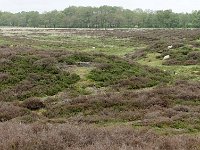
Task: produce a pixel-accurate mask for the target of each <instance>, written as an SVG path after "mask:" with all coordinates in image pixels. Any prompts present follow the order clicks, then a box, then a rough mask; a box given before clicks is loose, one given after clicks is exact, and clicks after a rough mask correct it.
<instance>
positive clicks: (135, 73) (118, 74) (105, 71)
mask: <svg viewBox="0 0 200 150" xmlns="http://www.w3.org/2000/svg"><path fill="white" fill-rule="evenodd" d="M98 62H99V63H100V64H99V65H97V67H96V69H94V70H92V71H91V72H90V74H89V76H88V78H89V79H92V80H94V81H96V82H97V84H98V85H99V86H108V85H115V86H118V87H120V86H122V87H125V86H126V87H128V88H129V89H139V88H144V87H151V86H155V85H157V84H159V83H166V82H169V80H170V76H169V75H168V74H167V73H165V72H163V71H161V70H159V69H153V68H150V67H144V66H141V65H139V64H137V63H132V62H127V61H125V60H123V59H121V58H118V57H112V56H110V57H107V59H105V58H104V59H99V60H98Z"/></svg>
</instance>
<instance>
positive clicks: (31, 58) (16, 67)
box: [0, 51, 80, 101]
mask: <svg viewBox="0 0 200 150" xmlns="http://www.w3.org/2000/svg"><path fill="white" fill-rule="evenodd" d="M33 53H34V51H33ZM35 53H36V52H35ZM43 53H44V52H43ZM45 55H46V56H45ZM45 55H44V54H42V52H40V54H37V53H36V54H29V53H26V52H25V53H24V54H21V53H17V54H11V55H10V56H7V57H6V58H1V60H4V59H6V60H4V61H1V68H0V72H1V85H0V93H1V97H2V99H3V100H4V101H12V100H17V99H18V100H24V99H26V98H29V97H35V96H37V97H40V96H48V95H50V96H51V95H55V94H57V93H58V92H61V91H63V90H64V89H66V88H69V87H70V86H71V85H73V84H74V83H76V82H77V81H79V79H80V77H79V76H78V75H76V74H72V73H71V74H70V73H69V72H66V71H63V70H61V69H59V68H58V67H57V64H58V62H57V58H56V55H58V54H56V53H55V54H54V55H55V56H49V55H51V53H48V52H47V53H46V54H45ZM59 55H62V53H60V54H59ZM2 57H3V54H2Z"/></svg>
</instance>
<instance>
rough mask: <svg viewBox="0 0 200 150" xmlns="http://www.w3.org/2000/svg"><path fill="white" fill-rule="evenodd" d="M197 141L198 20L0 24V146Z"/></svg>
mask: <svg viewBox="0 0 200 150" xmlns="http://www.w3.org/2000/svg"><path fill="white" fill-rule="evenodd" d="M30 147H34V149H52V150H53V149H101V150H103V149H138V150H139V149H167V150H173V149H174V150H175V149H181V150H182V149H188V150H189V149H194V150H196V149H200V29H112V30H103V29H98V30H95V29H82V30H81V29H39V28H35V29H34V28H1V29H0V149H19V150H26V149H31V148H30Z"/></svg>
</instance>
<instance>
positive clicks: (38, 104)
mask: <svg viewBox="0 0 200 150" xmlns="http://www.w3.org/2000/svg"><path fill="white" fill-rule="evenodd" d="M22 106H23V107H25V108H27V109H30V110H38V109H41V108H45V104H44V103H43V102H42V101H41V100H40V99H39V98H34V97H33V98H29V99H27V100H25V101H24V102H23V104H22Z"/></svg>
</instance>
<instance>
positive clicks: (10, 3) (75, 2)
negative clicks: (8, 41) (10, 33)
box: [0, 0, 200, 12]
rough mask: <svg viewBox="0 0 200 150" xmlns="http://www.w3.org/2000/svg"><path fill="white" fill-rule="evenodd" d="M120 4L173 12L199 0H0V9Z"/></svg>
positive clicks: (197, 7) (195, 7)
mask: <svg viewBox="0 0 200 150" xmlns="http://www.w3.org/2000/svg"><path fill="white" fill-rule="evenodd" d="M102 5H110V6H121V7H124V8H128V9H131V10H133V9H136V8H142V9H151V10H162V9H172V10H173V11H174V12H191V11H192V10H200V0H0V11H10V12H20V11H31V10H36V11H39V12H44V11H49V10H55V9H57V10H63V9H64V8H66V7H68V6H102Z"/></svg>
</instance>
